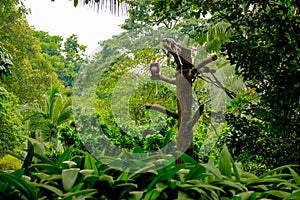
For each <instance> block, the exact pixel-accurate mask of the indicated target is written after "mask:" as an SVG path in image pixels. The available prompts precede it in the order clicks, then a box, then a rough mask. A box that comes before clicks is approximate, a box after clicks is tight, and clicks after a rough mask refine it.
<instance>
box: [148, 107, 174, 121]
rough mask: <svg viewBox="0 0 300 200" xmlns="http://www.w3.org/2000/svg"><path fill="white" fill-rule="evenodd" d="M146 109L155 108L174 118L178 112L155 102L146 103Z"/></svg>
mask: <svg viewBox="0 0 300 200" xmlns="http://www.w3.org/2000/svg"><path fill="white" fill-rule="evenodd" d="M146 109H150V110H156V111H158V112H161V113H164V114H166V115H168V116H170V117H173V118H174V119H178V113H177V112H174V111H171V110H168V109H166V108H165V107H163V106H160V105H157V104H146Z"/></svg>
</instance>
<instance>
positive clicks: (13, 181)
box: [0, 173, 37, 200]
mask: <svg viewBox="0 0 300 200" xmlns="http://www.w3.org/2000/svg"><path fill="white" fill-rule="evenodd" d="M0 180H2V181H3V182H6V183H8V184H9V185H10V186H13V187H15V188H16V189H18V190H20V192H21V193H22V194H23V195H24V196H25V197H26V198H27V199H33V200H35V199H37V197H36V193H35V191H34V190H33V188H32V187H31V186H30V185H29V184H28V183H27V182H26V181H24V180H23V179H22V178H18V177H15V176H13V175H11V174H5V173H0Z"/></svg>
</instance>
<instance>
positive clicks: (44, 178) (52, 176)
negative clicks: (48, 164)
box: [34, 172, 62, 181]
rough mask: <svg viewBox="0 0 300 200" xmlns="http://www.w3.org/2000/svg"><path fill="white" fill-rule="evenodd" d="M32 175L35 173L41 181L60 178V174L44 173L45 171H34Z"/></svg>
mask: <svg viewBox="0 0 300 200" xmlns="http://www.w3.org/2000/svg"><path fill="white" fill-rule="evenodd" d="M34 175H36V176H37V177H39V178H40V179H42V180H43V181H45V180H46V181H51V180H61V179H62V176H61V174H52V175H49V174H45V173H40V172H39V173H34Z"/></svg>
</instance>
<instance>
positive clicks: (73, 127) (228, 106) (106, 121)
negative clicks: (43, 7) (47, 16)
mask: <svg viewBox="0 0 300 200" xmlns="http://www.w3.org/2000/svg"><path fill="white" fill-rule="evenodd" d="M79 2H80V1H78V0H74V5H75V6H77V4H78V3H79ZM110 2H112V1H110ZM115 2H119V1H114V3H115ZM122 2H123V1H122ZM126 2H127V3H128V4H129V5H130V9H129V10H128V13H129V18H128V19H127V20H126V22H125V24H124V25H123V28H125V29H126V31H125V32H123V33H122V34H120V35H117V36H113V37H112V38H111V39H109V40H106V41H103V42H101V43H100V47H101V50H100V51H99V52H98V53H97V54H95V56H94V57H93V58H92V60H88V59H86V58H85V54H84V51H85V48H86V47H85V46H84V45H80V44H78V38H77V36H76V35H71V36H70V37H69V38H67V39H66V40H64V39H63V38H62V37H61V36H51V35H50V34H49V33H47V32H44V31H36V30H34V29H33V28H32V27H30V26H29V25H28V23H27V21H26V18H25V16H26V14H27V11H26V9H25V7H24V6H23V4H22V0H7V1H1V3H0V17H1V21H0V199H30V200H31V199H113V200H115V199H132V200H138V199H149V200H152V199H224V200H225V199H234V200H243V199H299V197H300V177H299V173H298V172H299V164H300V163H299V160H300V140H299V136H298V135H299V131H300V129H299V127H300V123H299V122H300V118H299V116H300V109H299V108H300V106H299V104H300V99H299V94H298V93H297V91H299V89H300V85H299V83H298V82H299V81H298V80H299V78H300V71H299V66H300V62H299V60H300V57H299V55H300V52H299V44H300V42H299V38H300V32H299V31H300V29H299V22H300V19H299V13H300V11H299V5H298V4H297V3H298V1H291V0H279V1H258V2H257V1H252V0H246V1H243V2H241V1H235V0H227V1H216V0H206V1H196V0H191V1H183V0H168V1H158V0H130V1H126ZM83 3H84V4H90V5H94V6H95V5H100V6H101V5H102V6H105V4H95V3H99V1H98V0H95V1H92V0H88V1H83ZM111 5H114V6H112V7H111V11H112V12H116V11H118V9H117V8H122V9H123V8H125V7H118V6H117V5H118V4H111ZM153 27H155V28H153ZM166 37H168V38H173V39H174V40H175V41H177V42H178V43H181V44H183V45H185V46H186V47H188V48H191V50H192V57H193V61H192V62H193V63H194V64H197V63H199V62H200V61H201V60H203V59H204V58H207V57H208V56H210V54H212V53H214V54H217V56H218V59H217V60H216V61H214V62H212V63H210V64H209V65H208V66H209V67H211V68H214V69H215V70H216V73H214V75H209V74H208V75H207V76H206V78H207V77H208V78H213V76H215V77H216V78H217V80H219V81H220V82H221V83H222V84H223V85H224V86H225V87H226V88H229V89H230V90H232V91H233V92H234V93H235V94H236V96H235V98H234V99H230V98H229V97H228V96H227V95H226V93H225V92H224V91H223V90H221V89H219V88H217V87H215V86H214V85H212V84H209V83H208V82H207V81H204V80H203V79H199V78H198V79H196V80H195V82H193V88H192V89H193V101H194V103H193V105H192V106H193V110H192V112H195V111H196V110H197V108H198V107H199V105H202V104H203V105H204V106H205V109H204V110H203V113H202V115H201V117H200V118H199V120H198V122H197V123H196V124H195V126H194V129H193V133H194V141H193V147H194V154H195V155H196V156H195V158H196V159H195V158H191V157H190V156H188V155H186V154H182V153H180V152H176V144H175V142H174V141H175V140H176V136H177V134H178V122H177V119H176V118H174V117H172V116H167V115H165V114H163V113H160V112H157V111H155V110H151V109H149V108H148V109H146V108H147V106H148V107H149V105H153V104H155V105H161V106H163V107H165V108H166V109H168V110H169V111H172V112H177V109H178V108H177V101H178V99H177V97H176V95H175V94H176V89H175V87H174V86H172V85H170V84H167V83H164V82H160V81H156V80H152V79H150V74H149V63H150V61H151V59H152V58H154V57H155V58H157V60H158V62H159V64H160V67H161V71H162V75H165V76H168V77H170V78H174V77H175V72H176V70H175V68H176V66H175V65H176V63H175V61H174V59H173V58H172V57H171V58H170V57H166V55H165V50H164V49H163V44H162V39H163V38H166ZM202 77H204V76H202ZM242 79H243V80H244V83H243V81H242ZM71 98H72V101H71ZM21 105H22V106H21ZM20 111H22V112H20ZM225 116H226V118H225ZM28 138H29V140H28V143H27V145H26V143H25V142H24V141H26V140H27V139H28ZM218 139H219V140H218ZM217 140H218V141H217ZM24 146H26V148H25V149H26V150H25V151H23V150H24V149H23V147H24ZM227 147H228V149H227ZM220 149H222V150H220ZM16 152H17V153H16ZM7 153H8V154H7ZM231 155H232V156H231ZM12 156H13V157H12ZM178 157H180V159H181V160H182V162H183V164H180V165H176V159H177V158H178ZM297 164H298V165H297Z"/></svg>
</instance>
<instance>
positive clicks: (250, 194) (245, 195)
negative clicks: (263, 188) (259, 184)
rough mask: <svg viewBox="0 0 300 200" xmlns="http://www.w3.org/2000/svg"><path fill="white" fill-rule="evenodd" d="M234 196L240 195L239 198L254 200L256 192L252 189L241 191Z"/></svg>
mask: <svg viewBox="0 0 300 200" xmlns="http://www.w3.org/2000/svg"><path fill="white" fill-rule="evenodd" d="M236 196H238V197H240V198H241V200H256V194H255V192H254V191H247V192H241V193H238V194H237V195H236Z"/></svg>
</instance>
